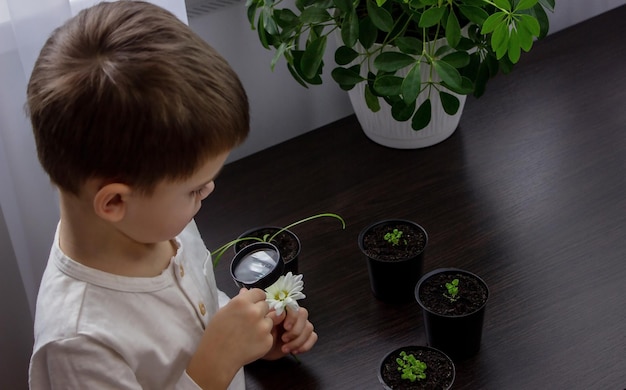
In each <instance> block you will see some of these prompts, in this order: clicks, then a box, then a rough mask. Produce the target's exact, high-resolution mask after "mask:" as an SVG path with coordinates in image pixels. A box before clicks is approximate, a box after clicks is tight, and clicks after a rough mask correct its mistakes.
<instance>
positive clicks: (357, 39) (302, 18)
mask: <svg viewBox="0 0 626 390" xmlns="http://www.w3.org/2000/svg"><path fill="white" fill-rule="evenodd" d="M283 1H285V0H247V3H246V7H247V15H248V19H249V21H250V25H251V28H253V29H256V30H257V32H258V35H259V40H260V42H261V44H262V45H263V46H264V47H266V48H268V49H272V50H274V51H275V55H274V57H273V59H272V61H271V67H272V69H273V68H274V66H275V64H276V63H277V62H278V61H279V60H280V59H281V58H284V59H285V60H286V62H287V68H288V69H289V71H290V72H291V75H292V76H293V77H294V78H295V80H296V81H298V82H299V83H300V84H302V85H303V86H305V87H308V85H315V84H321V83H322V78H321V75H322V73H323V69H324V58H325V57H324V56H325V54H326V51H327V48H328V45H327V42H328V38H329V36H330V35H331V34H334V35H333V36H332V37H331V39H339V40H340V42H341V43H340V45H339V48H337V50H336V51H335V53H334V54H335V55H334V60H335V63H336V65H337V66H336V67H334V68H333V69H332V70H331V75H332V78H333V79H334V80H335V81H336V82H337V84H339V86H340V87H341V88H342V89H344V90H350V89H352V88H354V86H355V85H357V84H359V83H362V82H365V83H367V87H366V88H365V96H364V98H365V100H366V103H367V105H368V107H369V108H370V109H371V110H372V111H374V112H375V111H378V110H379V109H380V104H381V102H380V100H381V99H382V100H384V102H386V104H390V105H391V106H392V113H393V114H394V118H395V119H396V120H402V121H406V120H411V123H412V127H413V129H415V130H420V129H422V128H423V127H425V126H427V125H428V123H429V122H430V119H431V112H430V111H431V107H432V103H431V101H432V99H439V100H440V102H441V103H442V105H443V107H444V109H445V111H446V113H448V114H449V115H452V114H454V113H456V112H457V111H458V109H459V106H460V104H459V100H458V98H457V97H456V96H455V95H454V94H452V92H454V93H456V94H459V95H469V94H473V95H474V96H476V97H480V96H481V95H482V94H483V93H484V91H485V87H486V84H487V82H488V80H489V79H490V78H492V77H494V76H495V75H496V74H497V73H499V72H503V73H508V72H510V71H511V70H512V68H513V65H514V64H516V63H517V62H518V61H519V59H520V57H521V54H522V52H528V51H530V50H531V48H532V45H533V42H534V40H535V39H541V38H543V37H544V36H545V35H546V34H547V33H548V29H549V20H548V17H547V14H546V11H553V10H554V5H555V0H352V1H351V0H295V7H293V6H292V5H291V4H292V3H291V2H288V4H289V5H284V4H283ZM435 42H438V43H436V44H435ZM423 67H424V68H425V69H426V70H425V71H426V72H427V73H426V74H427V76H426V77H424V76H423V74H421V72H420V69H421V68H423ZM422 93H425V94H427V95H428V98H427V99H426V101H424V102H422V103H421V104H420V106H419V107H418V106H417V103H416V101H417V96H418V95H419V94H422Z"/></svg>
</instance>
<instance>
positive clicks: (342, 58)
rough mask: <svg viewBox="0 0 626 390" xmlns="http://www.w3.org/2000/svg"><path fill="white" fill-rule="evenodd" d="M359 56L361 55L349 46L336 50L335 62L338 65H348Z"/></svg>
mask: <svg viewBox="0 0 626 390" xmlns="http://www.w3.org/2000/svg"><path fill="white" fill-rule="evenodd" d="M358 56H359V53H357V52H356V51H355V50H354V49H352V48H351V47H348V46H341V47H339V48H337V50H335V62H336V63H337V65H348V64H349V63H351V62H352V61H354V59H355V58H357V57H358Z"/></svg>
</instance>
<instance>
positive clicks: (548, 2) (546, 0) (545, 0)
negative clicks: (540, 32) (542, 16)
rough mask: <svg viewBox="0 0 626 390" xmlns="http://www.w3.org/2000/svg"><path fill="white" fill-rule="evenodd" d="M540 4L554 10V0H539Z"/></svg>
mask: <svg viewBox="0 0 626 390" xmlns="http://www.w3.org/2000/svg"><path fill="white" fill-rule="evenodd" d="M539 4H540V5H541V6H542V7H543V8H546V9H548V10H550V11H554V0H539Z"/></svg>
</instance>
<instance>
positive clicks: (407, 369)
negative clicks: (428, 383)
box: [396, 351, 427, 382]
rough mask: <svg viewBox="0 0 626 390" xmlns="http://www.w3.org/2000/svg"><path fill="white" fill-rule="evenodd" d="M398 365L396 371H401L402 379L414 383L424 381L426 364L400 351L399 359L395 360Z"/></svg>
mask: <svg viewBox="0 0 626 390" xmlns="http://www.w3.org/2000/svg"><path fill="white" fill-rule="evenodd" d="M396 363H398V371H402V376H401V378H402V379H406V380H409V381H411V382H415V381H416V380H422V379H426V372H425V371H426V368H427V367H426V363H424V362H422V361H420V360H417V359H416V358H415V356H413V354H410V355H408V354H407V353H406V352H404V351H401V352H400V357H399V358H397V359H396Z"/></svg>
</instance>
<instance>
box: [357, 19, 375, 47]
mask: <svg viewBox="0 0 626 390" xmlns="http://www.w3.org/2000/svg"><path fill="white" fill-rule="evenodd" d="M377 35H378V29H377V28H376V26H374V23H372V19H371V18H370V17H369V16H367V17H365V18H363V19H361V21H360V22H359V42H361V45H363V47H364V48H366V49H369V48H370V47H372V45H373V44H374V42H376V36H377Z"/></svg>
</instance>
